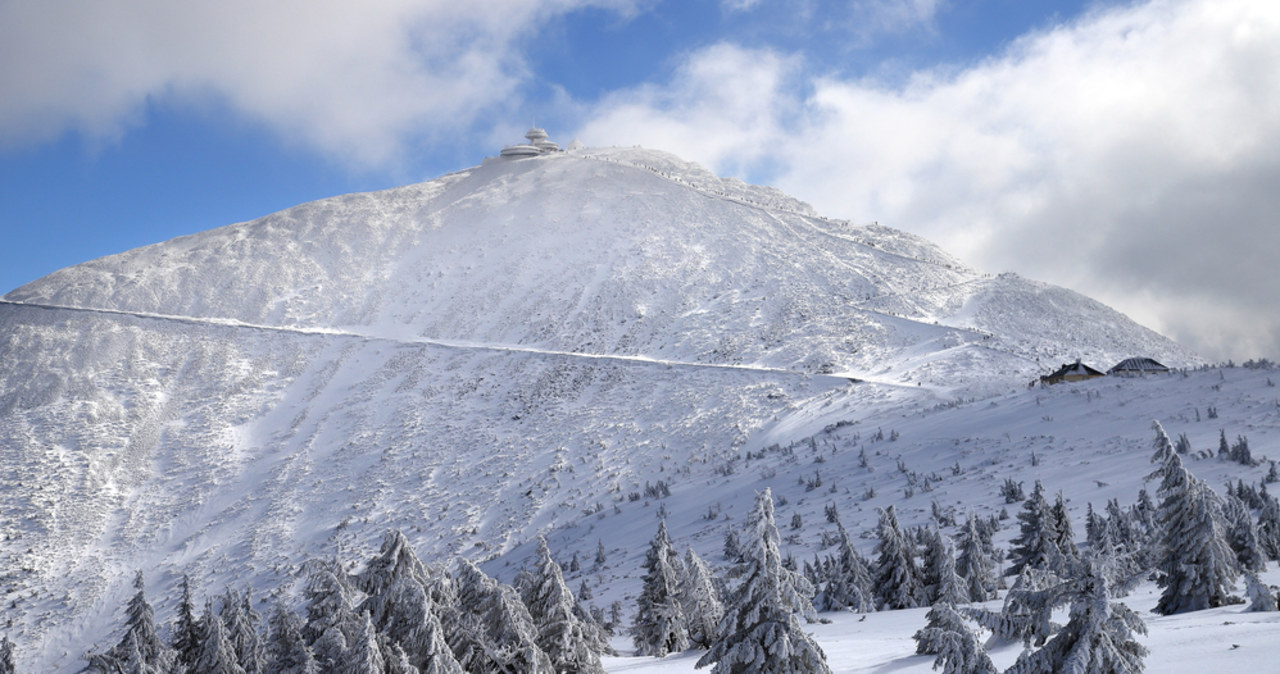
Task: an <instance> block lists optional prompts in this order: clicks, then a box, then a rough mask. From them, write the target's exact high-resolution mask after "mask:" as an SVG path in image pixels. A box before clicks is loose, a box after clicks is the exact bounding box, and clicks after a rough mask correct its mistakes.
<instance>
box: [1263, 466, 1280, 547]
mask: <svg viewBox="0 0 1280 674" xmlns="http://www.w3.org/2000/svg"><path fill="white" fill-rule="evenodd" d="M1272 465H1274V464H1272ZM1263 486H1264V487H1265V486H1266V485H1263ZM1258 548H1259V549H1260V550H1261V551H1262V554H1263V556H1264V557H1266V558H1267V559H1268V560H1272V561H1280V501H1277V500H1276V497H1274V496H1272V495H1270V494H1263V495H1262V507H1261V508H1260V509H1259V510H1258Z"/></svg>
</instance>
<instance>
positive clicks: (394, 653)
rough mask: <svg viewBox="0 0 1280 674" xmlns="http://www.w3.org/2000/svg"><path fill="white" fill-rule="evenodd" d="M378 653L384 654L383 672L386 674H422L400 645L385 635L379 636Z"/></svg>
mask: <svg viewBox="0 0 1280 674" xmlns="http://www.w3.org/2000/svg"><path fill="white" fill-rule="evenodd" d="M378 651H379V652H380V653H382V671H383V672H385V673H386V674H420V673H419V671H418V668H417V667H414V666H413V663H411V662H409V656H408V655H405V653H404V649H403V648H400V644H398V643H396V642H394V641H392V640H391V639H390V637H388V636H387V635H385V634H379V635H378Z"/></svg>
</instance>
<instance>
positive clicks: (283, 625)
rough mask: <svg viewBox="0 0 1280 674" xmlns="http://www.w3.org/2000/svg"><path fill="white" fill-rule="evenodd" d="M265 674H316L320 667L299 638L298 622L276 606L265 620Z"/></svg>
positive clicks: (290, 613) (282, 608)
mask: <svg viewBox="0 0 1280 674" xmlns="http://www.w3.org/2000/svg"><path fill="white" fill-rule="evenodd" d="M267 626H268V632H267V643H266V656H267V666H266V668H265V669H264V670H263V671H265V672H266V674H319V672H320V666H319V664H317V663H316V658H315V656H314V655H312V653H311V648H310V647H309V646H307V641H306V639H304V638H303V637H302V619H301V618H299V617H298V616H297V614H295V613H293V612H291V611H289V610H287V609H285V608H284V607H283V606H280V605H277V606H276V607H275V609H274V610H273V611H272V613H271V617H270V618H268V619H267Z"/></svg>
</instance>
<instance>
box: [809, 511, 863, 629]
mask: <svg viewBox="0 0 1280 674" xmlns="http://www.w3.org/2000/svg"><path fill="white" fill-rule="evenodd" d="M835 520H836V521H835V525H836V533H837V535H838V536H839V548H838V552H837V556H836V557H835V558H834V559H832V560H830V562H829V563H827V564H826V565H825V567H826V569H825V572H824V573H822V574H821V575H822V576H823V577H824V578H825V582H824V583H823V586H822V591H821V592H820V593H819V594H818V597H817V606H818V609H819V610H822V611H838V610H843V609H848V610H850V611H857V612H859V613H867V612H870V611H874V610H876V598H875V592H874V590H873V587H872V581H871V571H870V570H868V569H867V563H866V561H865V560H864V559H863V558H862V556H861V555H859V554H858V551H857V550H856V549H855V548H854V547H853V539H852V538H850V537H849V532H848V530H846V529H845V528H844V525H843V524H842V523H841V522H840V519H839V517H836V518H835Z"/></svg>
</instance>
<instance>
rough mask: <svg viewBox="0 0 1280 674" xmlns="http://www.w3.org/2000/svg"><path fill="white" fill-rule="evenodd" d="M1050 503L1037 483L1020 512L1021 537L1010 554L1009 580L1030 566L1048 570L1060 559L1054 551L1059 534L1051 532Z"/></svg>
mask: <svg viewBox="0 0 1280 674" xmlns="http://www.w3.org/2000/svg"><path fill="white" fill-rule="evenodd" d="M1049 510H1050V505H1049V502H1048V501H1046V500H1045V498H1044V486H1043V485H1041V484H1040V481H1039V480H1036V485H1035V487H1034V488H1033V489H1032V490H1031V496H1029V497H1028V498H1027V499H1026V500H1025V501H1023V502H1022V509H1021V510H1019V511H1018V514H1017V519H1018V536H1017V537H1016V538H1014V539H1013V541H1012V542H1013V548H1012V549H1011V550H1009V559H1010V560H1011V561H1012V564H1010V565H1009V568H1008V569H1006V570H1005V575H1006V576H1016V575H1018V574H1020V573H1022V569H1023V568H1025V567H1027V566H1030V567H1033V568H1037V569H1045V568H1048V566H1049V561H1050V560H1051V559H1057V558H1059V557H1060V555H1059V554H1058V553H1057V551H1054V550H1051V549H1050V548H1051V547H1052V546H1053V545H1054V539H1055V538H1056V532H1054V531H1052V530H1051V528H1050V527H1051V526H1052V525H1051V521H1050V518H1051V517H1052V515H1051V514H1050V512H1049Z"/></svg>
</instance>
